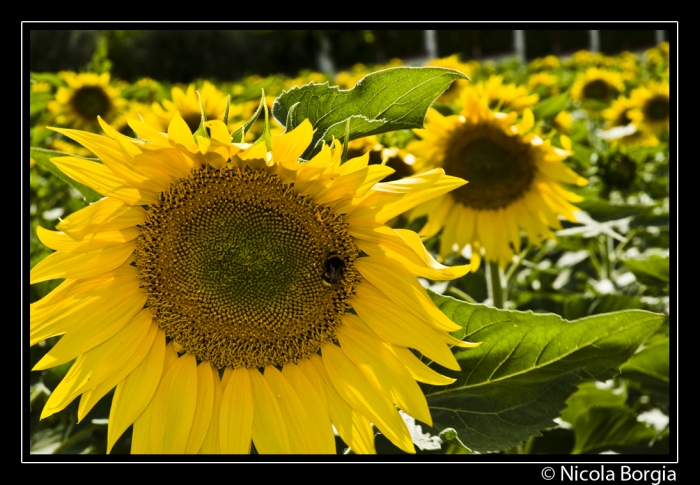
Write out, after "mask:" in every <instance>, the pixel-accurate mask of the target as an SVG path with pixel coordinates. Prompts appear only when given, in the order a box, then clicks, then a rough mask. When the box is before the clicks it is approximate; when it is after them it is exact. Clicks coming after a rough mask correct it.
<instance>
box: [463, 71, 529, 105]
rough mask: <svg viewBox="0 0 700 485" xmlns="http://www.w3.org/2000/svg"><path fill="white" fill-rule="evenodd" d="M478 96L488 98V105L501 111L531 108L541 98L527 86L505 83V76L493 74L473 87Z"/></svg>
mask: <svg viewBox="0 0 700 485" xmlns="http://www.w3.org/2000/svg"><path fill="white" fill-rule="evenodd" d="M469 89H473V90H474V91H475V92H476V94H477V96H478V97H480V98H484V99H487V100H488V106H489V107H490V108H492V109H497V110H499V111H509V110H513V111H517V112H519V113H520V112H522V111H523V110H524V109H525V108H531V107H532V106H533V105H534V104H535V103H536V102H537V101H538V100H539V99H540V96H539V94H536V93H530V91H529V90H528V88H527V87H526V86H518V85H517V84H504V83H503V76H491V77H489V78H488V79H487V80H486V81H481V82H479V83H477V84H475V85H474V86H473V87H472V86H471V85H470V86H469Z"/></svg>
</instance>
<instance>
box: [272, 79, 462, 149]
mask: <svg viewBox="0 0 700 485" xmlns="http://www.w3.org/2000/svg"><path fill="white" fill-rule="evenodd" d="M457 79H466V76H465V75H464V74H462V73H460V72H458V71H455V70H453V69H445V68H439V67H423V68H411V67H397V68H393V69H386V70H383V71H379V72H375V73H372V74H369V75H367V76H366V77H364V78H363V79H361V80H360V81H359V82H358V83H357V84H356V85H355V87H354V88H353V89H350V90H347V91H343V90H341V89H339V88H338V87H336V86H329V85H328V83H325V84H314V83H311V84H307V85H305V86H302V87H294V88H292V89H290V90H289V91H285V92H283V93H282V95H281V96H280V97H278V98H277V99H276V100H275V104H274V105H273V107H272V114H273V116H274V117H275V119H276V120H277V121H278V122H280V123H282V124H284V126H285V127H286V128H287V131H291V130H293V129H294V128H295V127H296V126H298V125H299V124H300V123H301V122H302V121H304V120H305V119H307V118H308V119H309V120H310V121H311V124H312V126H313V127H314V130H315V132H314V137H313V141H312V143H311V145H310V147H309V149H307V150H306V152H305V153H304V154H303V155H302V158H304V159H306V160H308V159H310V158H311V157H312V156H313V155H315V154H316V153H317V152H318V151H319V150H320V149H321V146H322V144H323V143H324V142H330V141H332V140H333V139H334V138H335V139H339V140H341V141H344V138H345V123H346V121H347V120H348V119H349V120H350V136H349V138H350V140H355V139H357V138H362V137H365V136H369V135H377V134H379V133H386V132H388V131H394V130H402V129H408V128H422V127H423V120H424V118H425V113H426V112H427V111H428V107H430V105H431V103H432V102H433V101H434V100H435V99H436V98H437V97H438V96H440V94H442V92H443V91H445V89H447V88H448V87H449V85H450V84H452V82H453V81H455V80H457ZM297 103H298V104H297ZM295 105H296V109H295V110H294V112H293V116H289V112H290V111H292V107H293V106H295Z"/></svg>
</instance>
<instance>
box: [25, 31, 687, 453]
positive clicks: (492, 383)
mask: <svg viewBox="0 0 700 485" xmlns="http://www.w3.org/2000/svg"><path fill="white" fill-rule="evenodd" d="M669 57H670V52H669V44H668V43H667V42H664V43H661V44H659V45H657V46H655V47H652V48H649V49H647V50H640V51H635V52H629V51H624V52H621V53H618V54H616V55H603V54H600V53H594V52H590V51H578V52H575V53H573V54H571V55H566V56H553V55H547V56H545V57H538V58H536V59H533V60H530V61H528V62H521V61H518V60H516V59H515V58H508V59H504V60H501V61H498V62H495V61H484V60H482V61H476V60H466V59H464V58H460V56H459V55H452V56H449V57H443V58H435V59H428V60H422V61H421V62H415V61H409V60H406V61H404V60H401V59H392V60H391V61H389V62H388V63H384V64H381V65H366V64H355V65H353V66H352V67H351V68H349V69H346V70H343V71H340V72H337V73H334V74H330V73H323V72H316V71H310V70H305V71H301V72H299V73H298V76H296V77H290V76H285V75H279V74H278V75H266V76H263V75H248V76H245V77H242V78H238V79H223V80H222V79H214V78H209V79H197V80H195V81H193V82H190V83H177V82H175V83H174V82H170V81H168V80H159V79H151V78H146V77H142V78H138V79H136V80H133V81H125V80H122V79H119V78H117V77H116V76H114V75H113V74H112V67H113V63H112V61H111V60H110V57H109V53H108V52H107V50H106V47H105V44H99V45H98V48H97V50H96V51H95V53H94V54H93V56H92V58H91V59H90V61H89V62H88V63H87V65H86V66H85V68H84V69H82V70H77V71H57V72H31V73H30V76H29V77H30V85H29V86H25V89H28V90H29V115H28V118H29V121H30V123H29V126H30V129H29V138H30V148H29V149H28V155H29V156H28V157H27V158H26V160H25V161H24V164H25V167H24V169H25V174H26V175H27V180H28V182H29V184H28V185H29V194H30V195H29V204H30V205H29V211H28V218H27V220H28V221H29V267H30V272H29V283H30V285H29V286H28V287H27V288H26V290H27V291H28V294H29V300H30V301H29V303H30V308H29V324H28V325H25V324H24V323H23V325H24V326H23V328H24V329H25V334H26V333H27V331H26V329H27V328H28V335H29V337H28V340H29V346H28V347H25V348H27V349H28V350H27V352H26V353H25V355H26V356H27V358H26V359H25V360H24V361H23V363H24V364H23V365H24V366H25V369H24V370H25V376H26V378H27V380H28V386H29V399H28V404H27V403H23V413H24V414H25V415H26V417H27V420H26V421H27V422H26V426H25V427H24V430H23V443H24V445H25V446H26V449H27V451H28V453H29V454H32V455H33V454H102V455H105V454H111V455H116V454H128V453H132V454H160V453H165V454H185V453H187V454H189V453H193V454H196V453H199V454H207V455H208V454H234V453H243V454H249V453H253V454H286V453H297V454H313V455H315V454H340V455H352V454H374V453H377V454H390V453H391V454H396V453H407V454H422V455H440V456H441V457H440V459H446V456H447V455H462V456H461V457H459V460H460V461H478V460H479V457H477V456H466V455H480V456H482V455H486V454H488V455H533V454H551V455H555V454H558V455H576V454H593V455H599V454H601V453H606V454H610V453H613V454H623V455H631V454H657V455H668V454H670V453H671V452H672V450H673V449H674V448H673V447H674V446H675V443H674V440H675V433H676V432H677V430H676V429H675V426H674V425H675V423H674V421H673V419H672V417H673V416H674V413H675V404H674V403H675V401H674V400H673V399H671V394H672V392H671V391H670V390H669V386H670V381H671V379H672V376H673V375H674V373H672V372H670V367H671V366H670V363H671V362H670V343H671V342H674V343H675V325H672V324H671V322H670V307H671V298H670V297H671V292H670V283H671V275H670V270H669V268H670V254H669V247H670V244H671V240H672V237H671V227H670V210H671V203H672V201H671V198H670V185H671V183H672V175H673V174H674V172H673V171H672V161H671V159H670V151H669V143H670V141H671V140H672V139H673V132H672V131H671V130H670V119H671V113H672V109H671V100H672V98H671V95H670V90H669ZM25 112H26V110H25ZM673 163H675V162H673ZM25 345H26V344H25ZM671 388H672V386H671ZM453 458H454V457H453ZM504 458H505V457H504ZM340 459H350V458H349V457H346V458H340ZM416 459H418V457H416ZM431 459H433V460H434V459H436V458H435V456H433V457H431Z"/></svg>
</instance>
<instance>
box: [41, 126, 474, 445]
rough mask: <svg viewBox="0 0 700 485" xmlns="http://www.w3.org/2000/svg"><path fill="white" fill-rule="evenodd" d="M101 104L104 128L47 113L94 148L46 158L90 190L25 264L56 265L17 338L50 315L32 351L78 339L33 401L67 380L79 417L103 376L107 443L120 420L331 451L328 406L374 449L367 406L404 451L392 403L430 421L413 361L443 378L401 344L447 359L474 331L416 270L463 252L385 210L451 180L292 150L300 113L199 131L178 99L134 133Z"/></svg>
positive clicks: (435, 267) (300, 146) (450, 274)
mask: <svg viewBox="0 0 700 485" xmlns="http://www.w3.org/2000/svg"><path fill="white" fill-rule="evenodd" d="M100 123H101V125H102V127H103V129H104V131H105V133H106V135H107V136H100V135H94V134H90V133H85V132H81V131H76V130H64V129H56V130H57V131H59V132H61V133H62V134H64V135H65V136H68V137H70V138H72V139H74V140H76V141H78V142H79V143H81V144H83V145H84V146H85V147H86V148H88V149H90V150H91V151H92V152H94V153H95V155H97V156H98V157H99V158H100V160H101V161H102V162H103V163H101V164H99V163H95V162H91V161H86V160H82V159H79V158H75V157H62V158H55V159H52V161H53V163H55V164H56V166H57V167H58V168H59V169H60V170H61V171H63V172H64V173H65V174H66V175H68V176H70V177H72V178H73V179H75V180H77V181H79V182H81V183H83V184H85V185H88V186H90V187H92V188H93V189H95V190H96V191H98V192H99V193H101V194H103V195H104V196H105V198H103V199H101V200H100V201H98V202H96V203H94V204H92V205H90V206H88V207H86V208H84V209H82V210H80V211H78V212H76V213H74V214H71V215H69V216H68V217H66V218H65V219H64V220H62V221H61V222H60V224H59V225H58V226H57V229H58V230H59V231H60V232H54V231H49V230H44V229H42V228H39V229H38V236H39V238H40V239H41V241H42V242H43V243H44V244H46V245H47V246H49V247H50V248H52V249H55V250H56V251H55V252H54V253H53V254H51V255H50V256H48V257H47V258H46V259H44V260H43V261H41V262H39V263H38V264H37V265H36V266H35V267H34V268H33V269H32V270H31V273H30V280H31V281H30V283H32V284H33V283H38V282H41V281H46V280H51V279H57V278H65V281H64V282H63V283H61V284H60V285H59V286H58V287H57V288H56V289H55V290H53V291H52V292H51V293H49V294H48V295H47V296H46V297H45V298H43V299H42V300H40V301H38V302H37V303H34V304H33V305H32V306H31V331H30V335H31V337H30V338H31V344H32V345H33V344H36V343H37V342H40V341H42V340H44V339H46V338H49V337H52V336H55V335H63V337H62V338H61V340H60V341H59V342H58V343H57V344H56V346H54V347H53V348H52V349H51V350H50V351H49V352H48V353H47V354H46V355H45V356H44V357H43V358H42V360H41V361H40V362H39V363H38V364H37V365H36V367H35V368H34V369H35V370H41V369H47V368H50V367H53V366H57V365H60V364H63V363H66V362H69V361H70V360H72V359H74V358H76V357H77V360H76V361H75V363H74V364H73V366H72V367H71V369H70V371H69V372H68V374H67V375H66V376H65V378H64V379H63V381H62V382H61V383H60V384H59V385H58V387H56V389H55V390H54V392H53V393H52V394H51V396H50V398H49V400H48V401H47V403H46V406H45V408H44V409H43V412H42V418H45V417H47V416H50V415H52V414H53V413H56V412H58V411H61V410H62V409H64V408H65V407H66V406H67V405H68V404H69V403H70V402H71V401H72V400H73V399H75V398H76V397H78V396H80V395H82V397H81V400H80V405H79V413H78V414H79V419H83V418H84V417H85V415H86V414H87V413H88V412H89V411H90V409H91V408H92V407H93V406H94V405H95V403H96V402H97V401H98V400H99V399H100V398H101V397H102V396H104V395H105V394H106V393H107V392H108V391H109V390H111V389H112V388H114V387H115V386H116V390H115V393H114V398H113V401H112V407H111V411H110V417H109V428H108V449H109V450H111V448H112V447H113V445H114V443H115V441H116V440H117V439H118V438H119V437H120V436H121V435H122V433H123V432H124V431H125V430H126V429H127V428H128V427H129V426H130V425H132V424H133V426H134V430H133V438H132V452H134V453H197V452H199V453H217V452H220V453H248V452H250V451H251V443H252V444H254V445H255V449H256V450H257V451H258V452H260V453H288V452H293V453H334V452H335V444H334V443H335V442H334V434H333V428H332V426H334V427H335V429H336V430H337V432H338V434H339V435H340V437H341V438H342V439H343V440H344V441H345V443H346V444H347V445H348V446H349V447H350V448H351V449H352V450H353V451H355V452H357V453H371V452H374V451H375V448H374V441H373V430H372V426H371V424H370V423H372V424H374V426H376V427H377V428H378V429H379V430H380V431H381V432H382V433H383V434H384V435H385V436H386V437H387V438H388V439H389V440H391V442H393V443H394V444H395V445H396V446H397V447H399V448H400V449H402V450H404V451H406V452H414V448H413V444H412V441H411V436H410V434H409V431H408V429H407V427H406V425H405V424H404V421H403V420H402V418H401V416H400V414H399V412H398V410H397V408H400V409H402V410H403V411H405V412H406V413H408V414H409V415H411V416H413V417H415V418H416V419H419V420H421V421H423V422H425V423H427V424H428V425H430V424H431V417H430V412H429V410H428V406H427V403H426V400H425V397H424V395H423V394H422V392H421V390H420V388H419V386H418V384H417V382H416V381H420V382H425V383H428V384H432V385H446V384H449V383H451V382H453V379H450V378H447V377H445V376H442V375H440V374H438V373H437V372H435V371H434V370H432V369H430V368H429V367H427V366H426V365H425V364H423V363H422V362H421V360H420V359H419V358H418V357H416V355H415V354H414V352H416V351H417V352H419V353H421V354H423V355H425V356H426V357H427V358H428V359H430V360H432V361H435V362H437V363H439V364H440V365H442V366H444V367H446V368H449V369H455V370H458V369H459V366H458V364H457V361H456V360H455V358H454V356H453V354H452V352H451V351H450V349H449V345H456V346H460V347H473V346H474V345H475V344H470V343H467V342H462V341H459V340H457V339H455V338H453V337H452V336H450V335H449V333H448V332H451V331H455V330H457V329H458V328H459V327H458V326H457V325H456V324H454V323H453V322H452V321H450V320H449V319H448V318H447V317H446V316H445V315H444V314H443V313H442V312H441V311H440V310H439V309H438V308H437V307H436V306H435V305H434V304H433V303H432V300H431V299H430V298H429V297H428V295H427V293H426V291H425V290H424V289H423V287H422V286H421V285H420V283H419V282H418V280H417V278H416V277H417V276H420V277H424V278H430V279H434V280H446V279H452V278H455V277H459V276H461V275H463V274H465V273H466V272H467V271H468V268H467V267H466V266H461V267H452V268H448V267H445V266H442V265H441V264H439V263H437V262H436V261H435V260H434V259H433V258H432V257H431V256H430V254H429V253H428V252H427V251H426V250H425V248H424V247H423V245H422V243H421V241H420V239H419V237H418V235H417V234H415V233H413V232H411V231H407V230H394V229H391V228H389V227H387V226H385V225H384V222H385V221H387V220H389V219H391V218H392V217H395V216H396V215H398V214H400V213H402V212H404V211H406V210H409V209H411V208H413V207H414V206H416V205H418V204H420V203H422V202H425V201H426V200H429V199H432V198H434V197H437V196H440V195H443V194H445V193H446V192H448V191H450V190H452V189H455V188H457V187H459V186H461V185H462V184H463V183H464V181H463V180H460V179H457V178H455V177H450V176H446V175H445V173H444V171H443V170H442V169H435V170H431V171H428V172H425V173H423V174H420V175H416V176H414V177H411V178H409V179H404V180H400V181H397V182H389V183H376V182H377V181H378V180H380V179H382V178H383V177H385V176H386V175H388V174H389V173H391V172H392V169H390V168H388V167H385V166H382V165H368V164H367V161H368V156H367V155H364V156H362V157H359V158H354V159H351V160H349V161H348V162H347V163H344V164H342V165H341V164H340V158H341V153H342V147H341V145H340V143H339V142H337V141H336V142H335V143H334V144H333V145H332V146H324V147H323V149H322V150H321V151H320V152H319V154H318V155H317V156H315V157H314V158H313V159H312V160H310V161H309V162H305V163H299V162H298V160H297V159H298V157H299V156H300V155H301V154H302V153H303V152H304V150H305V149H306V147H307V146H308V145H309V144H310V142H311V140H312V133H313V130H312V127H311V124H310V123H309V122H308V121H305V122H304V123H302V124H301V125H300V126H299V127H297V128H296V129H295V130H294V131H292V132H290V133H287V134H283V135H278V136H273V137H272V140H271V145H270V150H268V149H267V147H266V144H265V143H259V144H257V145H250V144H232V143H231V138H230V133H229V130H228V129H227V127H226V126H225V125H224V124H223V123H222V122H221V121H218V120H215V121H209V122H207V127H208V128H209V130H210V132H211V138H204V137H197V139H196V140H195V139H194V138H193V136H192V132H191V130H190V128H189V127H188V125H187V123H186V122H185V121H184V120H183V118H182V117H180V115H179V114H177V113H176V114H175V115H174V116H173V118H172V120H171V122H170V124H169V126H168V130H167V134H164V133H160V132H159V131H158V130H157V129H156V128H154V127H152V126H149V125H148V124H146V123H144V122H142V121H136V120H129V123H130V125H131V127H132V129H133V130H134V132H135V133H136V134H137V135H138V137H139V139H133V138H128V137H126V136H124V135H122V134H120V133H119V132H118V131H116V130H115V129H113V128H112V127H110V126H109V125H107V124H106V123H104V122H102V120H100ZM411 349H412V350H411ZM331 425H332V426H331Z"/></svg>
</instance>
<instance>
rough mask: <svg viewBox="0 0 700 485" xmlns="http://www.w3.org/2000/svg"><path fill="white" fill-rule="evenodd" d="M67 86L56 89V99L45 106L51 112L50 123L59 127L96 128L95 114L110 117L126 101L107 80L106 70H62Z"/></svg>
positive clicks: (107, 118) (104, 117)
mask: <svg viewBox="0 0 700 485" xmlns="http://www.w3.org/2000/svg"><path fill="white" fill-rule="evenodd" d="M59 75H60V77H61V78H63V80H64V81H65V82H66V84H67V87H60V88H58V91H56V99H54V100H52V101H49V102H48V103H47V105H46V107H47V108H48V110H49V111H50V112H51V113H52V114H53V117H54V118H53V122H54V123H56V124H58V125H61V126H70V127H73V128H79V129H87V130H91V131H92V130H96V129H97V127H98V124H97V117H98V116H100V117H102V118H103V119H106V120H110V119H112V117H113V116H115V115H116V114H117V113H119V111H120V110H121V109H122V108H123V107H124V105H125V104H126V100H125V99H123V98H121V97H120V95H119V94H120V89H118V88H115V87H113V86H111V85H110V83H109V79H110V77H109V73H108V72H106V73H104V74H95V73H81V74H77V73H74V72H69V71H65V72H61V73H59Z"/></svg>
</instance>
